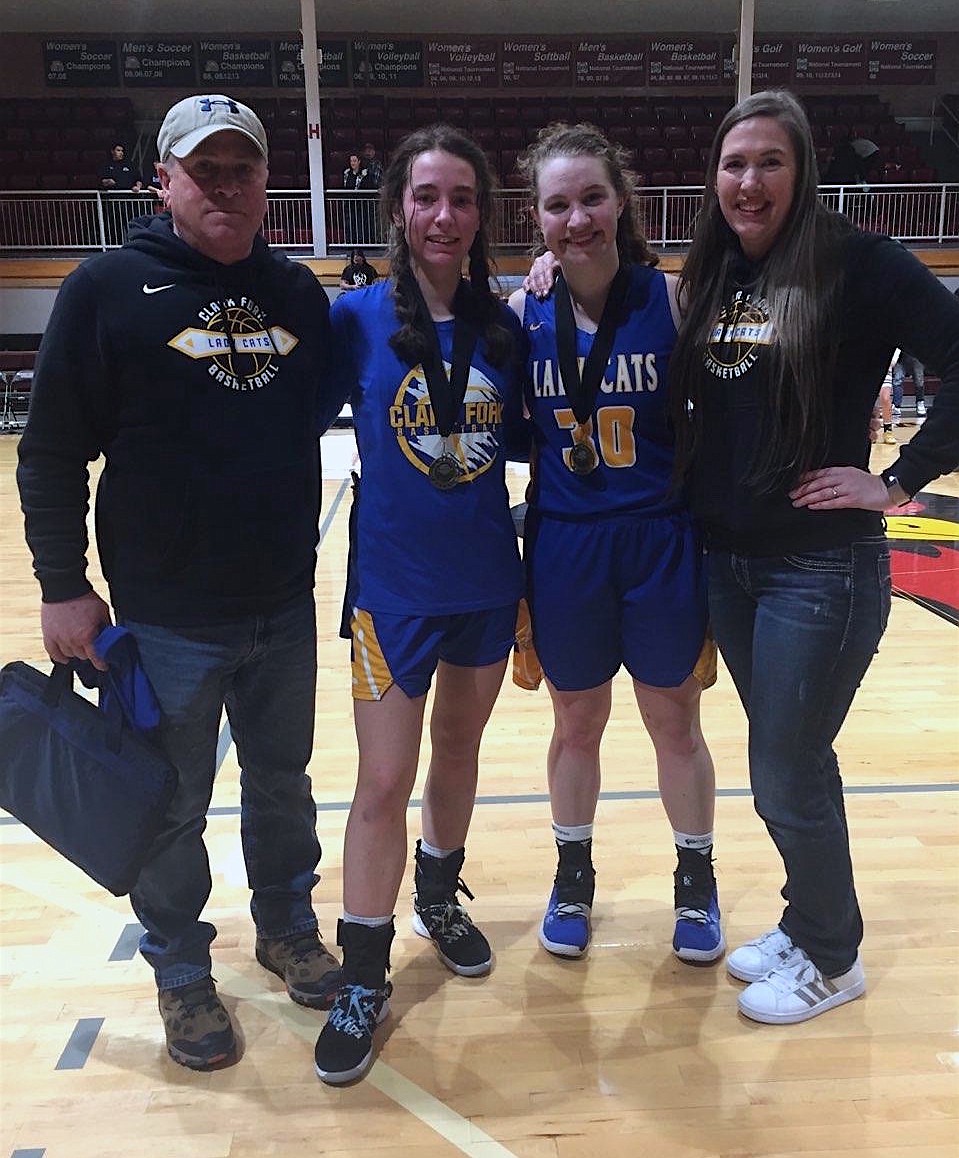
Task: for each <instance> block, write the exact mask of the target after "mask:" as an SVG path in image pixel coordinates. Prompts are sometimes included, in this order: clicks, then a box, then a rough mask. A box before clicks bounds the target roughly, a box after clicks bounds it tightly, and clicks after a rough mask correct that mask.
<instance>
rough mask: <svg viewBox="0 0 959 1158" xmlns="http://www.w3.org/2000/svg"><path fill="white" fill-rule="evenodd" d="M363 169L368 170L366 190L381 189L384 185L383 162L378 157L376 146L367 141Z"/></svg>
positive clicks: (364, 149) (364, 148) (364, 147)
mask: <svg viewBox="0 0 959 1158" xmlns="http://www.w3.org/2000/svg"><path fill="white" fill-rule="evenodd" d="M363 168H364V169H365V170H366V185H365V186H364V188H366V189H379V187H380V185H381V184H382V183H383V162H382V161H381V160H380V159H379V157H378V156H377V155H376V146H375V145H373V144H372V143H371V142H370V141H367V142H366V144H365V145H364V146H363Z"/></svg>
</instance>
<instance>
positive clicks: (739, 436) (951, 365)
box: [689, 231, 959, 555]
mask: <svg viewBox="0 0 959 1158" xmlns="http://www.w3.org/2000/svg"><path fill="white" fill-rule="evenodd" d="M843 245H844V251H843V292H842V296H841V301H840V303H839V309H838V312H837V316H836V317H835V318H834V319H833V322H832V324H833V325H834V326H836V327H837V335H838V340H839V346H838V354H837V361H836V367H835V371H834V374H833V381H832V383H831V385H832V395H833V412H832V415H831V421H830V436H829V444H828V446H827V448H826V451H825V453H824V455H823V457H822V462H821V463H818V464H816V465H821V466H834V465H849V466H857V467H859V468H861V469H862V470H868V469H869V452H870V446H869V418H870V414H871V412H872V408H873V404H874V403H875V400H876V396H877V395H878V393H879V388H880V386H881V385H882V380H883V377H884V376H885V373H886V370H887V369H888V367H889V363H890V361H891V360H892V356H893V353H894V352H895V348H896V347H897V346H899V347H901V348H903V349H907V350H909V351H911V352H915V354H916V356H917V357H919V359H920V360H921V361H922V362H923V364H924V365H926V366H928V367H931V368H933V369H934V370H935V371H937V372H938V373H939V374H940V375H941V377H942V383H941V385H940V388H939V392H938V394H937V395H936V402H935V406H933V408H932V410H931V411H930V413H929V417H928V418H927V419H926V422H925V424H924V426H923V428H922V430H920V431H919V432H918V433H917V434H916V435H915V436H914V437H913V439H912V440H911V441H910V442H909V443H908V444H906V445H903V446H902V447H900V451H899V455H900V457H899V458H898V459H897V460H896V462H895V464H894V465H893V467H892V470H893V472H894V473H895V474H896V476H897V477H898V478H899V481H900V483H901V485H902V486H903V488H904V489H905V490H906V491H907V492H908V493H909V494H915V493H916V492H917V491H918V490H919V489H920V488H921V487H923V486H925V485H926V484H927V483H929V482H930V481H932V480H933V479H935V478H938V477H939V476H940V475H942V474H945V473H947V472H948V471H951V470H955V469H956V464H957V463H959V301H957V300H956V298H954V297H953V296H952V294H950V293H949V291H948V290H947V289H946V288H945V286H943V285H942V283H941V282H939V281H938V280H937V279H936V278H935V277H934V276H933V275H932V274H931V273H930V272H929V270H928V269H926V267H925V266H924V265H923V264H922V262H920V261H919V260H918V259H917V258H916V257H914V256H913V255H912V254H911V253H909V252H908V251H907V250H906V249H905V248H904V247H903V246H902V245H900V244H899V243H898V242H895V241H892V240H890V239H889V238H888V237H883V236H880V235H877V234H865V233H859V232H857V231H852V232H851V233H850V234H849V235H848V237H847V238H846V239H845V241H844V242H843ZM758 272H759V270H758V267H755V266H750V264H749V263H748V262H747V261H745V259H743V260H742V261H738V262H736V263H735V264H734V267H733V269H732V271H731V278H730V281H729V284H728V285H727V287H726V294H725V302H724V307H723V317H722V318H721V319H717V325H716V328H715V330H714V341H713V342H711V343H710V345H709V347H708V349H707V350H706V351H705V353H704V357H703V371H702V373H703V377H704V386H703V391H702V403H701V404H702V407H703V429H704V430H705V431H706V435H705V437H704V438H703V440H702V443H701V445H700V447H699V448H698V450H697V454H696V457H695V459H694V463H693V468H692V471H691V473H690V483H689V502H690V505H691V507H692V509H693V511H694V513H695V514H696V515H697V516H698V518H699V519H700V520H701V521H702V523H703V525H704V526H705V529H706V532H707V536H708V540H709V542H710V544H711V545H712V546H714V547H721V548H725V549H728V550H731V551H735V552H737V553H738V554H743V555H789V554H794V553H796V552H802V551H824V550H829V549H831V548H834V547H843V546H846V545H847V544H849V543H852V542H855V541H856V540H857V539H862V538H864V537H868V536H870V535H878V534H881V533H882V517H881V515H880V514H879V513H878V512H875V511H866V510H861V509H859V508H845V509H841V510H834V511H811V510H809V509H808V508H806V507H801V508H796V507H794V506H793V505H792V502H791V501H790V499H789V495H788V493H787V492H788V489H789V487H788V485H784V486H781V487H776V488H774V489H772V490H770V491H767V492H762V491H760V490H758V489H757V488H756V487H755V486H752V485H751V484H750V483H749V481H748V479H747V475H748V471H749V467H750V465H751V463H752V462H753V460H754V458H755V457H756V453H757V447H758V442H759V439H760V438H761V437H762V433H761V432H762V422H761V416H762V410H763V407H764V405H765V399H766V395H767V392H768V371H769V366H768V358H767V354H766V351H767V349H768V343H769V341H770V340H771V336H770V334H768V333H767V331H768V330H770V324H769V321H768V314H767V312H766V308H765V303H764V302H763V301H762V299H760V298H758V297H757V295H756V293H755V289H754V286H755V283H756V281H757V279H758Z"/></svg>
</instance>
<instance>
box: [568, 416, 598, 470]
mask: <svg viewBox="0 0 959 1158" xmlns="http://www.w3.org/2000/svg"><path fill="white" fill-rule="evenodd" d="M598 465H599V456H598V455H597V453H596V450H595V448H594V447H593V443H592V441H591V440H590V437H589V427H588V426H584V425H583V424H582V423H580V424H579V425H578V426H577V427H576V429H575V430H574V431H573V446H572V449H571V450H570V452H569V469H570V470H571V471H572V472H573V474H578V475H585V474H591V473H592V472H593V471H594V470H595V469H596V467H597V466H598Z"/></svg>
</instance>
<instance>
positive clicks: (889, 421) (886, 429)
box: [879, 350, 902, 446]
mask: <svg viewBox="0 0 959 1158" xmlns="http://www.w3.org/2000/svg"><path fill="white" fill-rule="evenodd" d="M898 361H899V351H898V350H894V351H893V355H892V361H891V362H890V363H889V366H888V367H887V369H886V376H885V378H883V380H882V386H880V388H879V413H880V417H881V418H882V441H883V444H884V445H885V446H898V445H899V443H898V441H897V439H896V436H895V434H893V432H892V428H893V424H894V422H895V421H896V419H897V417H898V416H899V415H897V411H896V409H894V407H893V398H894V392H893V391H894V385H895V372H896V371H895V368H896V366H897V364H898ZM901 393H902V391H901V388H900V395H901ZM899 414H901V411H900V412H899Z"/></svg>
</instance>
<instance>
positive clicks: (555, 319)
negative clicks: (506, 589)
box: [510, 124, 724, 962]
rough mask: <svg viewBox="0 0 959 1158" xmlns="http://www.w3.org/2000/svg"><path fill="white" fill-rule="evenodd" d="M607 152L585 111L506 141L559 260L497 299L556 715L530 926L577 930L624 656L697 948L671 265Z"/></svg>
mask: <svg viewBox="0 0 959 1158" xmlns="http://www.w3.org/2000/svg"><path fill="white" fill-rule="evenodd" d="M624 161H625V158H624V156H623V155H622V152H621V150H620V149H619V148H618V147H617V146H615V145H612V144H611V143H610V142H609V141H607V140H606V138H605V137H603V136H602V135H601V134H600V133H599V132H598V130H596V129H594V128H593V127H592V126H590V125H562V124H558V125H551V126H549V127H548V128H547V129H544V130H542V131H541V133H540V134H539V139H538V141H537V142H536V143H535V144H534V145H533V146H532V147H531V148H530V149H529V151H528V152H527V154H526V156H525V158H524V159H523V164H524V175H525V176H526V177H527V179H528V180H529V183H530V186H531V188H532V190H533V196H534V203H533V207H532V212H533V216H534V217H535V219H536V222H537V224H538V225H539V227H540V229H541V231H542V233H543V239H544V242H545V244H546V247H547V249H548V250H550V251H551V253H552V254H553V255H555V258H556V259H557V260H558V262H559V266H560V271H561V275H562V276H561V277H559V278H558V279H557V283H556V287H555V289H554V292H553V294H552V296H551V297H550V298H549V299H547V300H544V301H539V300H537V299H536V298H535V297H534V296H533V295H532V294H527V293H526V292H525V291H524V290H519V291H517V292H516V293H515V294H514V295H513V296H512V298H511V299H510V305H511V306H512V307H513V309H514V311H515V312H516V313H517V315H518V316H519V318H520V319H521V321H522V323H523V329H524V331H525V333H526V337H527V339H528V341H529V346H530V354H529V363H528V382H527V387H526V391H527V407H528V410H529V413H530V415H531V417H532V420H533V424H534V435H533V473H532V484H531V488H530V494H529V500H530V502H529V512H528V514H527V519H526V530H525V556H526V564H527V584H528V586H527V595H528V599H529V604H530V612H531V616H532V627H533V644H534V647H535V649H536V653H537V655H538V656H539V659H540V662H541V663H542V666H543V670H544V672H545V674H546V677H547V681H548V687H549V692H550V696H551V697H552V701H553V712H554V721H555V722H554V729H553V735H552V739H551V741H550V746H549V754H548V757H547V771H548V778H549V788H550V804H551V809H552V816H553V830H554V833H555V836H556V842H557V847H558V852H559V864H558V868H557V871H556V877H555V881H554V885H553V890H552V894H551V896H550V898H549V902H548V905H547V909H546V914H545V916H544V918H543V922H542V927H541V931H540V941H541V943H542V944H543V946H544V947H545V948H546V949H548V950H549V951H550V952H552V953H555V954H558V955H560V956H563V957H579V956H581V955H582V954H584V953H585V952H586V950H587V948H588V946H589V941H590V935H591V929H590V912H591V907H592V903H593V885H594V877H595V873H594V869H593V863H592V856H591V845H592V835H593V819H594V815H595V811H596V803H597V799H598V796H599V790H600V763H599V748H600V741H601V739H602V736H603V731H604V729H605V727H606V722H607V720H608V718H609V713H610V705H611V687H612V679H613V676H614V675H615V674H616V672H617V671H618V670H619V668H620V666H621V665H623V664H625V666H626V669H627V671H628V672H629V673H630V675H631V676H632V679H633V688H634V692H635V695H636V701H637V703H638V705H639V709H640V713H641V715H642V718H643V721H644V723H645V725H646V729H647V731H648V733H649V736H650V739H651V740H652V743H653V747H654V749H655V752H656V764H657V772H658V778H659V790H660V795H661V796H662V800H663V804H664V806H665V809H666V814H667V816H668V818H669V820H670V823H671V825H672V827H673V830H674V839H675V843H676V847H677V854H678V866H677V869H676V872H675V877H674V902H675V912H676V924H675V931H674V937H673V948H674V950H675V952H676V954H677V955H678V956H679V957H680V958H681V959H682V960H684V961H695V962H705V961H715V960H717V959H718V958H719V957H720V956H721V955H722V952H723V949H724V941H723V935H722V930H721V926H720V913H719V904H718V898H717V892H716V882H715V878H714V876H713V868H712V846H713V834H712V829H713V811H714V797H715V777H714V772H713V764H712V759H711V757H710V754H709V750H708V749H707V747H706V743H705V741H704V739H703V734H702V730H701V728H700V719H699V699H700V692H701V689H702V687H703V686H705V685H708V683H709V682H711V681H712V679H713V678H715V676H714V671H715V649H714V648H713V646H712V644H711V642H709V641H708V639H707V630H706V628H707V623H706V593H705V586H704V575H703V566H702V552H701V548H700V543H699V537H698V535H697V533H696V529H695V527H694V526H693V524H692V521H691V519H690V516H689V513H688V511H687V509H686V507H685V505H684V504H683V501H682V498H681V496H679V495H678V494H677V493H675V491H674V490H672V488H671V475H672V470H673V439H672V435H671V432H670V427H669V424H668V421H667V413H666V395H667V391H668V388H669V357H670V353H671V351H672V348H673V344H674V342H675V339H676V327H677V317H678V313H677V307H676V283H675V279H674V278H671V277H669V276H667V275H664V274H662V273H660V272H658V271H657V270H655V269H654V268H653V265H654V264H655V257H654V256H653V254H652V253H651V252H650V250H649V248H648V246H647V244H646V242H645V239H644V238H643V237H642V234H641V232H640V230H639V227H638V225H637V223H636V221H635V218H634V214H633V209H632V192H633V187H632V183H631V181H630V178H629V174H628V172H627V171H626V168H625V163H624ZM550 260H551V259H550Z"/></svg>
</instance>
